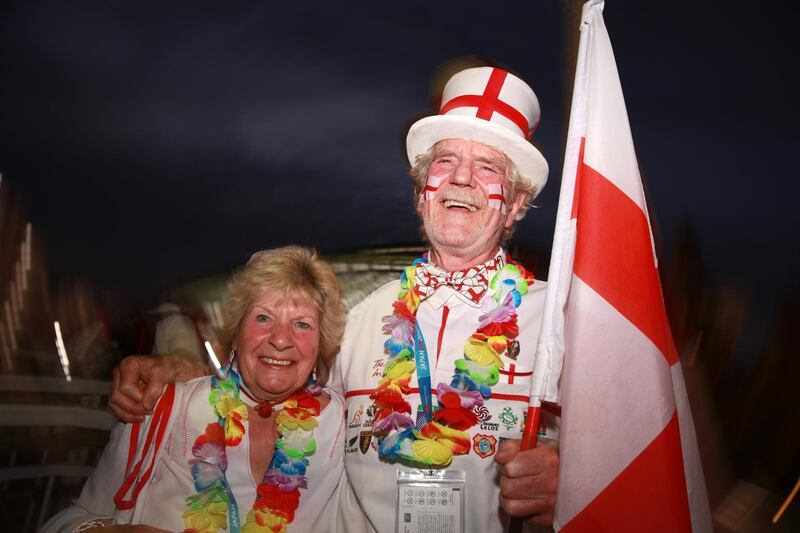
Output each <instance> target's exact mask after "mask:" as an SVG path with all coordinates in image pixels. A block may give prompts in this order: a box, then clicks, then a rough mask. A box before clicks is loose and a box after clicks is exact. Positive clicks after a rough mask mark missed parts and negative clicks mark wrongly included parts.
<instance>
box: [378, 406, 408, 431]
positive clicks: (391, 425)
mask: <svg viewBox="0 0 800 533" xmlns="http://www.w3.org/2000/svg"><path fill="white" fill-rule="evenodd" d="M412 427H414V421H413V420H411V417H409V416H407V415H405V414H403V413H398V412H397V411H392V412H391V413H389V415H388V416H387V417H386V418H384V419H382V420H380V421H379V422H378V423H377V424H375V426H374V427H373V428H372V431H373V433H375V434H376V435H380V434H382V433H387V432H389V431H401V430H404V429H408V428H412Z"/></svg>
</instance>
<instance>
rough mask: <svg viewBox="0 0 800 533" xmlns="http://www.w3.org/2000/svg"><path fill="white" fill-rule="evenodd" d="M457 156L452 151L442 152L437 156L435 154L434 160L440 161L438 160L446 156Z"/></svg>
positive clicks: (437, 153)
mask: <svg viewBox="0 0 800 533" xmlns="http://www.w3.org/2000/svg"><path fill="white" fill-rule="evenodd" d="M455 155H456V153H455V152H451V151H450V150H442V151H441V152H436V153H435V154H433V158H434V159H438V158H440V157H444V156H447V157H454V156H455Z"/></svg>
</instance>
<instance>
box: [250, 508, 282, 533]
mask: <svg viewBox="0 0 800 533" xmlns="http://www.w3.org/2000/svg"><path fill="white" fill-rule="evenodd" d="M286 525H287V522H286V518H285V517H283V516H281V515H277V514H275V513H273V512H272V511H261V510H260V509H252V510H251V511H250V512H249V513H248V515H247V523H246V524H245V525H244V527H242V533H264V531H271V532H273V533H286ZM265 528H266V529H265Z"/></svg>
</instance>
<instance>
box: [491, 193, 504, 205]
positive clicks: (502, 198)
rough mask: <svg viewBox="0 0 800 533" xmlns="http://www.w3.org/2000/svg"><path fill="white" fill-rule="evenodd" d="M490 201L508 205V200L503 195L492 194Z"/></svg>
mask: <svg viewBox="0 0 800 533" xmlns="http://www.w3.org/2000/svg"><path fill="white" fill-rule="evenodd" d="M489 200H500V203H501V204H504V203H506V198H505V196H503V195H502V194H490V195H489Z"/></svg>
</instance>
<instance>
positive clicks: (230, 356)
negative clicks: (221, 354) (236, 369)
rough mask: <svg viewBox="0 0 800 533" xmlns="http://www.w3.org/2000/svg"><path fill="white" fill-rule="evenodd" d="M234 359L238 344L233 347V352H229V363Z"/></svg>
mask: <svg viewBox="0 0 800 533" xmlns="http://www.w3.org/2000/svg"><path fill="white" fill-rule="evenodd" d="M234 359H236V346H234V347H233V348H231V353H229V354H228V364H231V363H233V360H234Z"/></svg>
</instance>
